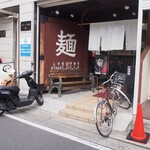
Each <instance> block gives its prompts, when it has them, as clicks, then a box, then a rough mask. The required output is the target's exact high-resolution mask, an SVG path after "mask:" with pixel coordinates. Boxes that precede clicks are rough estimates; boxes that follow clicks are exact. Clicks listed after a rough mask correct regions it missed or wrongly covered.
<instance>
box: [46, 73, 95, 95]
mask: <svg viewBox="0 0 150 150" xmlns="http://www.w3.org/2000/svg"><path fill="white" fill-rule="evenodd" d="M49 77H50V88H49V93H51V92H52V91H53V89H57V90H58V96H59V97H61V92H62V91H63V90H71V89H77V88H90V89H91V90H92V91H94V88H95V86H96V82H95V76H93V75H85V74H84V73H83V72H79V71H78V72H77V71H66V70H65V71H64V70H63V71H60V70H50V74H49Z"/></svg>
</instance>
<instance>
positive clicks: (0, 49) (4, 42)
mask: <svg viewBox="0 0 150 150" xmlns="http://www.w3.org/2000/svg"><path fill="white" fill-rule="evenodd" d="M1 30H6V37H1V38H0V58H2V61H3V62H12V61H14V60H13V58H14V57H13V55H14V50H13V20H12V19H4V18H1V19H0V31H1Z"/></svg>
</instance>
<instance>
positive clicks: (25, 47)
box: [20, 37, 31, 56]
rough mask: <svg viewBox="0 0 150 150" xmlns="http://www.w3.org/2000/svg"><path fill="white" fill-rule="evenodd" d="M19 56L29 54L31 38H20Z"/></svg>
mask: <svg viewBox="0 0 150 150" xmlns="http://www.w3.org/2000/svg"><path fill="white" fill-rule="evenodd" d="M20 56H31V38H29V37H28V38H21V40H20Z"/></svg>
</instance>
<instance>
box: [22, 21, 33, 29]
mask: <svg viewBox="0 0 150 150" xmlns="http://www.w3.org/2000/svg"><path fill="white" fill-rule="evenodd" d="M29 30H31V21H23V22H21V31H29Z"/></svg>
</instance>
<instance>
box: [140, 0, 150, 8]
mask: <svg viewBox="0 0 150 150" xmlns="http://www.w3.org/2000/svg"><path fill="white" fill-rule="evenodd" d="M139 1H142V9H143V10H146V9H150V0H139Z"/></svg>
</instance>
